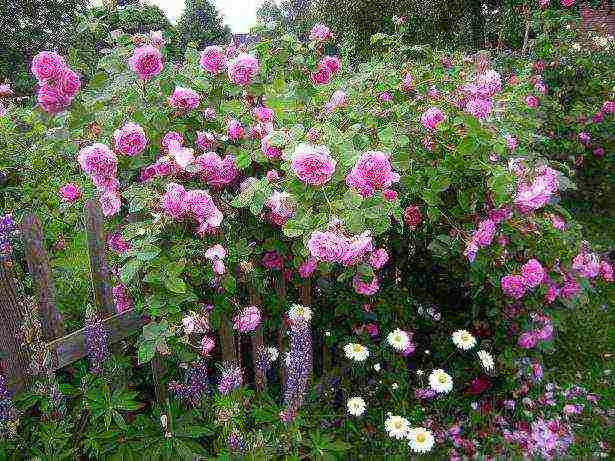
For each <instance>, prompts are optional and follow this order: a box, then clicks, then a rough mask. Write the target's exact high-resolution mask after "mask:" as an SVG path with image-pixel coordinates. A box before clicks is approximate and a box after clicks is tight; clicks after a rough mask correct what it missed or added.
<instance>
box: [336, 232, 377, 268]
mask: <svg viewBox="0 0 615 461" xmlns="http://www.w3.org/2000/svg"><path fill="white" fill-rule="evenodd" d="M341 245H342V247H341V250H342V257H341V259H340V261H339V262H340V263H342V264H343V265H344V266H346V267H349V266H353V265H355V264H357V263H359V262H361V260H362V259H363V257H364V256H365V255H366V254H368V253H370V252H371V251H373V250H374V245H373V243H372V238H371V237H370V235H369V231H366V232H363V233H362V234H359V235H356V236H354V237H352V238H346V237H344V238H343V239H342V240H341Z"/></svg>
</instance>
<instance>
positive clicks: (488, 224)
mask: <svg viewBox="0 0 615 461" xmlns="http://www.w3.org/2000/svg"><path fill="white" fill-rule="evenodd" d="M495 229H496V227H495V223H494V222H493V221H492V220H491V219H485V220H484V221H481V222H480V223H478V228H477V229H476V231H474V234H473V235H472V240H473V241H474V242H476V244H477V245H479V246H481V247H486V246H489V245H491V242H492V241H493V235H494V234H495Z"/></svg>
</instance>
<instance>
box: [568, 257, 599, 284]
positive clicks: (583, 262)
mask: <svg viewBox="0 0 615 461" xmlns="http://www.w3.org/2000/svg"><path fill="white" fill-rule="evenodd" d="M572 268H573V269H574V270H575V271H577V272H578V273H579V274H580V275H581V276H582V277H586V278H594V277H596V276H597V275H598V274H599V272H600V261H599V260H598V256H597V255H596V254H594V253H586V252H584V251H583V252H581V253H579V254H578V255H576V256H575V257H574V259H573V260H572Z"/></svg>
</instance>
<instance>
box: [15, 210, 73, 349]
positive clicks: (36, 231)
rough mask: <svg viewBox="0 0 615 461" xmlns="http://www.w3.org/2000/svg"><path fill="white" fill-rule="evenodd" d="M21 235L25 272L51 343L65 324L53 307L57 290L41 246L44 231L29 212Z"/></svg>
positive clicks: (62, 332) (43, 246)
mask: <svg viewBox="0 0 615 461" xmlns="http://www.w3.org/2000/svg"><path fill="white" fill-rule="evenodd" d="M21 234H22V240H23V244H24V247H25V254H26V260H27V262H28V270H29V271H30V274H31V275H32V279H33V280H34V284H35V285H36V294H37V299H38V303H39V307H38V311H39V314H40V322H41V328H42V333H43V339H45V340H52V339H55V338H58V337H60V336H62V335H63V334H64V322H63V320H62V314H60V311H59V310H58V307H57V305H56V289H55V285H54V283H53V277H52V275H51V268H50V267H49V255H48V254H47V250H46V249H45V244H44V243H43V230H42V228H41V224H40V222H39V221H38V219H37V218H36V216H35V215H33V214H31V213H30V214H27V215H26V216H25V217H24V219H23V221H22V223H21Z"/></svg>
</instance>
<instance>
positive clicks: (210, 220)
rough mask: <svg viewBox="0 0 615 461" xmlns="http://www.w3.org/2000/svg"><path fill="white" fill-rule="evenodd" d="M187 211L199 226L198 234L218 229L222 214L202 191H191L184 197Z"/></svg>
mask: <svg viewBox="0 0 615 461" xmlns="http://www.w3.org/2000/svg"><path fill="white" fill-rule="evenodd" d="M186 201H187V205H188V209H189V210H190V213H191V214H192V216H193V217H194V219H195V221H196V222H197V223H198V224H199V230H198V231H199V232H200V233H202V232H205V231H208V230H211V229H215V228H217V227H220V224H221V223H222V218H223V216H222V212H221V211H220V210H219V209H218V208H217V207H216V205H215V203H214V201H213V200H212V198H211V196H210V195H209V194H208V193H207V192H205V191H204V190H191V191H189V192H187V197H186Z"/></svg>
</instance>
